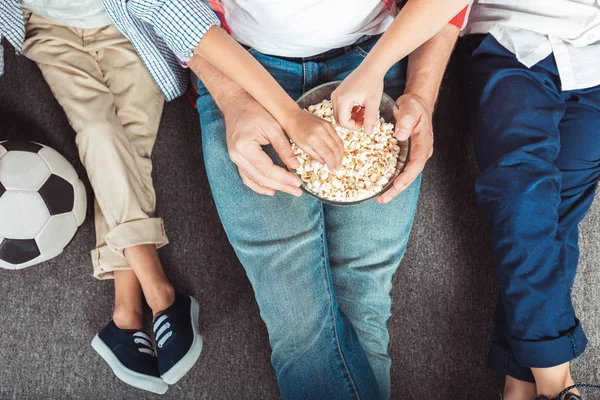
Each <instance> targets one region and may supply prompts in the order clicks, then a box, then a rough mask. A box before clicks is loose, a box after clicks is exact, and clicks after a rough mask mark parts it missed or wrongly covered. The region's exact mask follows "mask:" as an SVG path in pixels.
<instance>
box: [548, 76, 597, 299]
mask: <svg viewBox="0 0 600 400" xmlns="http://www.w3.org/2000/svg"><path fill="white" fill-rule="evenodd" d="M559 130H560V140H561V148H560V153H559V155H558V158H557V160H556V162H555V165H556V166H557V167H558V168H559V169H560V170H561V172H562V188H561V189H562V190H561V203H560V206H559V208H558V213H559V222H558V228H559V230H560V232H561V234H562V236H563V237H564V239H565V243H566V258H567V259H566V265H567V271H566V274H567V276H566V279H567V281H568V284H569V287H572V286H573V282H574V280H575V274H576V272H577V265H578V262H579V246H578V239H579V230H578V225H579V223H580V222H581V220H582V219H583V217H584V216H585V214H586V213H587V211H588V210H589V208H590V206H591V204H592V202H593V200H594V194H595V192H596V187H597V185H598V180H599V179H600V87H594V88H591V89H585V90H578V91H573V92H569V93H568V94H567V99H566V111H565V115H564V117H563V118H562V120H561V122H560V125H559Z"/></svg>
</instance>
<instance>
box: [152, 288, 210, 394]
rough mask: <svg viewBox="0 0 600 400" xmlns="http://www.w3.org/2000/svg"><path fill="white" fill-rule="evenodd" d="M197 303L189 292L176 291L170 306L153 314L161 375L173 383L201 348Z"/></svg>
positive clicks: (194, 361)
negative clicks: (180, 292)
mask: <svg viewBox="0 0 600 400" xmlns="http://www.w3.org/2000/svg"><path fill="white" fill-rule="evenodd" d="M199 314H200V306H199V305H198V302H197V301H196V300H195V299H194V298H193V297H190V296H182V295H179V294H176V295H175V302H174V303H173V305H171V307H169V308H167V309H166V310H165V311H163V312H161V313H160V314H158V315H157V316H156V317H155V318H154V327H153V330H154V338H155V340H156V347H157V351H158V370H159V371H160V377H161V378H162V379H163V381H165V382H166V383H168V384H169V385H174V384H175V383H177V381H179V380H180V379H181V378H183V376H184V375H185V374H187V373H188V372H189V370H190V369H192V367H193V366H194V364H195V363H196V361H198V357H200V352H201V351H202V337H201V336H200V329H199V326H198V317H199Z"/></svg>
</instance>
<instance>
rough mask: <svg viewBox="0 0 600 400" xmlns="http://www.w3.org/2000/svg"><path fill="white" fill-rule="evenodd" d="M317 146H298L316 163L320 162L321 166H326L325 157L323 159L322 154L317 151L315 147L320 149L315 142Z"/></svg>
mask: <svg viewBox="0 0 600 400" xmlns="http://www.w3.org/2000/svg"><path fill="white" fill-rule="evenodd" d="M315 145H317V146H311V145H309V144H303V145H302V146H300V145H298V147H300V149H302V151H304V152H305V153H306V154H308V155H309V156H311V157H312V158H313V159H315V160H316V161H318V162H320V163H321V164H326V163H325V160H324V159H323V157H321V153H320V152H319V151H318V150H316V149H315V147H318V143H316V142H315Z"/></svg>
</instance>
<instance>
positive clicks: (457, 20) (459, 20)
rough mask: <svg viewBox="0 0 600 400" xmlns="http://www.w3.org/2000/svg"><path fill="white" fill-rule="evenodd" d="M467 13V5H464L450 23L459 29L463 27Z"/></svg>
mask: <svg viewBox="0 0 600 400" xmlns="http://www.w3.org/2000/svg"><path fill="white" fill-rule="evenodd" d="M468 13H469V6H466V7H465V9H464V10H462V11H461V12H460V14H458V15H457V16H456V17H454V18H452V19H451V20H450V22H449V23H450V24H452V25H455V26H457V27H458V28H459V29H462V28H464V26H465V22H466V21H467V14H468Z"/></svg>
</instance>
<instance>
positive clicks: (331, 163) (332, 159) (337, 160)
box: [313, 134, 342, 171]
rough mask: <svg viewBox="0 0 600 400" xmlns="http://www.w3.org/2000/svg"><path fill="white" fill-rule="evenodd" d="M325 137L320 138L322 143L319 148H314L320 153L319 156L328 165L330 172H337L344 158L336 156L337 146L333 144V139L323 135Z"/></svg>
mask: <svg viewBox="0 0 600 400" xmlns="http://www.w3.org/2000/svg"><path fill="white" fill-rule="evenodd" d="M322 136H323V137H321V138H319V140H320V143H319V144H318V145H317V146H313V148H314V149H316V151H317V152H318V154H319V156H320V157H321V158H322V159H323V163H322V164H325V165H327V168H329V170H330V171H333V170H335V169H336V168H337V167H338V166H339V165H340V164H341V163H342V158H341V156H339V155H336V150H334V149H335V148H336V145H335V144H334V143H333V139H332V138H330V137H329V136H328V135H325V134H323V135H322Z"/></svg>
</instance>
